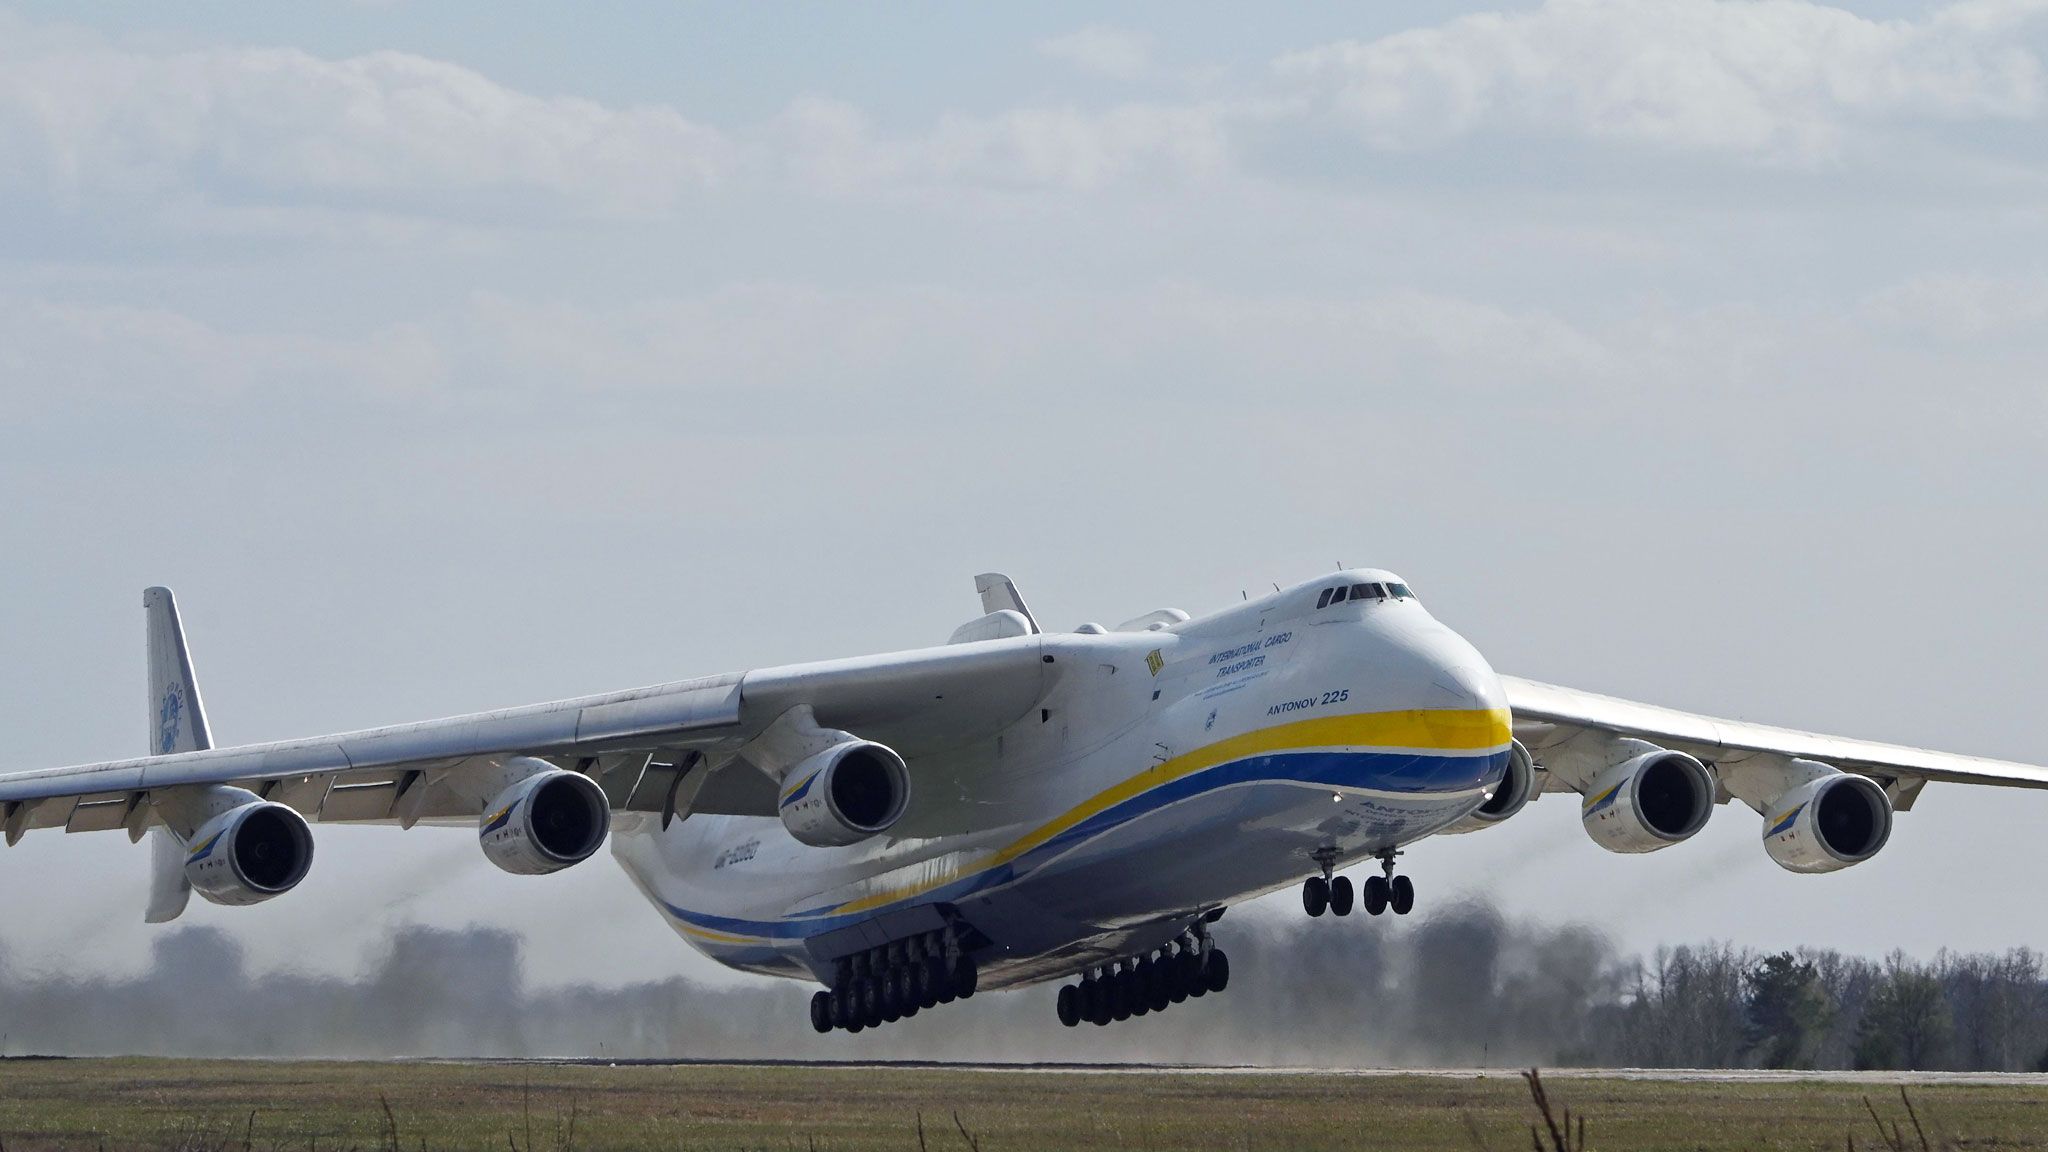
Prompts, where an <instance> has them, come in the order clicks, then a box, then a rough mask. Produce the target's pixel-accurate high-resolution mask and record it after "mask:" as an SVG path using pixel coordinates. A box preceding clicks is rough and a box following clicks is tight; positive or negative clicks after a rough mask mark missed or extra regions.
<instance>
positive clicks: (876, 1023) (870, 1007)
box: [860, 976, 882, 1028]
mask: <svg viewBox="0 0 2048 1152" xmlns="http://www.w3.org/2000/svg"><path fill="white" fill-rule="evenodd" d="M860 1018H861V1022H862V1023H864V1024H866V1025H867V1026H868V1027H870V1028H880V1027H881V1026H882V982H881V980H880V979H878V978H876V977H874V976H867V977H863V978H862V979H861V982H860Z"/></svg>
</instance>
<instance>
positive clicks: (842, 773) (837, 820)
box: [780, 740, 910, 848]
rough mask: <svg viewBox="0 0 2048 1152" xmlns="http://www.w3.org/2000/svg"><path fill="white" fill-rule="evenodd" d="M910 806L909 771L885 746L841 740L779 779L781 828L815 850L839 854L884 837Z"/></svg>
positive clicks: (893, 752)
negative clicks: (838, 850) (879, 835)
mask: <svg viewBox="0 0 2048 1152" xmlns="http://www.w3.org/2000/svg"><path fill="white" fill-rule="evenodd" d="M909 805H910V771H909V769H907V768H905V767H904V766H903V757H901V756H898V755H897V754H896V750H895V749H893V748H891V747H889V746H888V745H886V744H877V743H875V742H874V741H872V740H845V741H842V742H840V743H838V744H834V745H833V746H832V747H830V748H827V749H825V750H824V751H823V752H819V753H816V754H815V755H813V756H811V757H809V758H808V759H805V760H802V761H800V762H798V763H797V765H796V766H795V767H793V768H791V769H790V770H789V773H788V774H787V775H786V776H784V777H783V786H782V802H781V804H780V809H781V813H782V826H783V827H785V828H787V829H789V834H790V835H791V836H794V837H796V838H797V839H798V840H800V841H802V842H803V843H805V844H809V845H810V846H811V847H813V848H839V847H844V846H845V845H848V844H858V843H860V842H861V841H862V840H865V839H867V838H868V837H870V836H873V835H875V834H876V833H878V832H882V831H886V830H887V829H888V827H889V826H890V825H891V824H894V823H896V821H897V819H898V818H899V817H901V816H902V815H903V810H904V809H905V808H907V807H909Z"/></svg>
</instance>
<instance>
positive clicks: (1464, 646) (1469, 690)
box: [1430, 637, 1507, 712]
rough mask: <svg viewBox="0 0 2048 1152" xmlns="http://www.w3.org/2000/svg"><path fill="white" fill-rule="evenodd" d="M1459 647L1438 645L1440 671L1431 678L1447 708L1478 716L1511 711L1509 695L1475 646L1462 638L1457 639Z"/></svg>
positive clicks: (1433, 686) (1452, 644)
mask: <svg viewBox="0 0 2048 1152" xmlns="http://www.w3.org/2000/svg"><path fill="white" fill-rule="evenodd" d="M1453 639H1454V640H1455V641H1456V642H1455V643H1447V644H1442V645H1437V646H1433V647H1437V648H1438V649H1439V650H1438V651H1437V652H1435V653H1432V655H1434V656H1435V657H1436V659H1435V660H1434V661H1433V663H1434V664H1435V665H1436V667H1435V668H1434V669H1433V674H1432V675H1431V677H1430V686H1431V687H1432V688H1434V689H1436V690H1437V691H1438V692H1440V693H1442V694H1443V697H1444V702H1443V705H1442V706H1443V707H1446V708H1462V709H1470V710H1472V711H1478V712H1492V711H1498V710H1502V709H1505V708H1506V707H1507V693H1506V692H1504V691H1503V690H1502V689H1501V686H1500V677H1499V676H1496V675H1494V672H1493V668H1492V666H1490V665H1489V664H1487V662H1486V660H1485V658H1484V657H1482V656H1480V655H1479V653H1478V651H1477V650H1476V649H1474V648H1473V647H1472V645H1470V644H1468V643H1466V642H1465V641H1464V640H1463V639H1462V638H1457V637H1453Z"/></svg>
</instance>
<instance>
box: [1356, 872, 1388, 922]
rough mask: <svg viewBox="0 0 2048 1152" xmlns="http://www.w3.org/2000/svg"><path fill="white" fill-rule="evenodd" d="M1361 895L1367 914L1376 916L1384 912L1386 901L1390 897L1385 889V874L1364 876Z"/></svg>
mask: <svg viewBox="0 0 2048 1152" xmlns="http://www.w3.org/2000/svg"><path fill="white" fill-rule="evenodd" d="M1362 895H1363V897H1364V903H1365V910H1366V913H1367V914H1368V915H1372V916H1377V915H1379V914H1380V913H1382V912H1385V911H1386V910H1387V901H1388V900H1389V899H1390V898H1391V897H1390V895H1389V893H1388V891H1387V878H1386V877H1385V876H1368V877H1366V878H1365V892H1364V893H1363V894H1362Z"/></svg>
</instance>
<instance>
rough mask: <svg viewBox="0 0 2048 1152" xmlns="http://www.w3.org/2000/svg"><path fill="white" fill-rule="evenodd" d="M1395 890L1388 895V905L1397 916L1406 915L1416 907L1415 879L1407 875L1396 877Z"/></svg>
mask: <svg viewBox="0 0 2048 1152" xmlns="http://www.w3.org/2000/svg"><path fill="white" fill-rule="evenodd" d="M1391 887H1392V889H1393V891H1392V892H1391V893H1390V894H1389V895H1388V898H1387V906H1388V907H1390V908H1392V909H1393V910H1394V915H1396V916H1406V915H1407V914H1408V913H1409V912H1411V911H1413V910H1414V908H1415V881H1413V880H1410V879H1408V878H1407V877H1406V876H1396V877H1394V882H1393V884H1392V885H1391Z"/></svg>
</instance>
